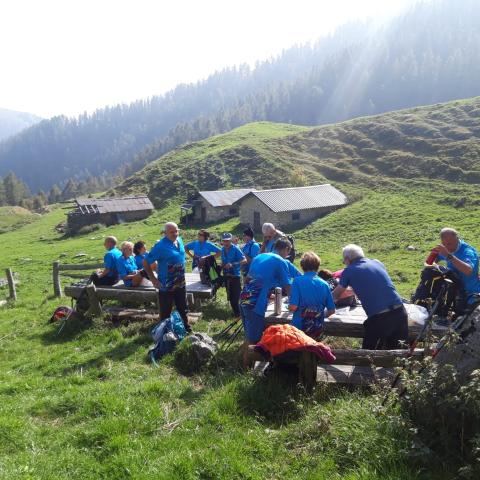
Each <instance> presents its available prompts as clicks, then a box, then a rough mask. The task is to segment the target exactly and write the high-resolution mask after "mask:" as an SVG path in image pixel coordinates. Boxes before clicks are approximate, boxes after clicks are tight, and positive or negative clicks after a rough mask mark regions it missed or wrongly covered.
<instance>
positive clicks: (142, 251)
mask: <svg viewBox="0 0 480 480" xmlns="http://www.w3.org/2000/svg"><path fill="white" fill-rule="evenodd" d="M147 253H148V252H147V247H146V245H145V242H144V241H143V240H139V241H138V242H135V245H133V254H134V255H135V263H136V264H137V269H138V270H143V261H144V260H145V257H146V255H147Z"/></svg>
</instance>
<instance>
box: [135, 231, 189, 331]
mask: <svg viewBox="0 0 480 480" xmlns="http://www.w3.org/2000/svg"><path fill="white" fill-rule="evenodd" d="M154 263H156V264H157V277H156V276H155V275H154V273H153V270H152V265H153V264H154ZM143 267H144V269H145V272H146V273H147V275H148V277H149V278H150V280H151V282H152V283H153V286H154V287H155V288H157V289H158V304H159V306H160V320H165V319H166V318H168V317H169V316H170V314H171V313H172V308H173V305H174V304H175V307H176V308H177V311H178V313H179V314H180V316H181V317H182V320H183V324H184V325H185V329H186V330H187V332H191V330H192V329H191V327H190V325H189V324H188V316H187V310H188V309H187V292H186V283H185V247H184V245H183V241H182V239H181V237H179V230H178V225H177V224H176V223H173V222H167V223H166V224H165V228H164V237H163V238H162V239H161V240H159V241H158V242H157V243H156V244H155V245H154V247H153V248H152V249H151V250H150V252H149V253H148V254H147V255H146V257H145V259H144V260H143Z"/></svg>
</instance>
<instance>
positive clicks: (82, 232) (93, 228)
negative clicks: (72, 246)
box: [75, 223, 105, 235]
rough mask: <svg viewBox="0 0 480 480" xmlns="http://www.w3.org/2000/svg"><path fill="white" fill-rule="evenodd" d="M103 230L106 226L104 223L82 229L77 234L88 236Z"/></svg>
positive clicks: (93, 224)
mask: <svg viewBox="0 0 480 480" xmlns="http://www.w3.org/2000/svg"><path fill="white" fill-rule="evenodd" d="M101 228H105V225H103V223H92V224H91V225H85V226H84V227H82V228H80V229H79V230H78V231H77V232H75V234H76V235H86V234H87V233H92V232H96V231H97V230H100V229H101Z"/></svg>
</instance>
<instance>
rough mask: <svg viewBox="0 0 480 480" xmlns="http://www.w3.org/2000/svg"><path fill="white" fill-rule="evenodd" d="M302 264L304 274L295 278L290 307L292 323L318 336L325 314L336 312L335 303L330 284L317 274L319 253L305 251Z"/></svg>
mask: <svg viewBox="0 0 480 480" xmlns="http://www.w3.org/2000/svg"><path fill="white" fill-rule="evenodd" d="M300 266H301V267H302V270H303V271H304V274H303V275H301V276H299V277H296V278H294V279H293V283H292V289H291V291H290V302H289V307H288V309H289V310H290V311H291V312H293V318H292V325H293V326H294V327H297V328H298V329H300V330H303V331H304V332H305V333H306V334H307V335H309V336H310V337H312V338H317V337H318V336H319V335H320V333H321V330H322V326H323V321H324V319H325V316H327V317H329V316H330V315H333V314H334V313H335V304H334V303H333V297H332V293H331V290H330V286H329V285H328V283H327V282H325V280H322V279H321V278H320V277H319V276H318V275H317V271H318V269H319V267H320V258H319V257H318V255H317V254H315V253H314V252H306V253H304V254H303V255H302V258H301V260H300ZM325 309H327V312H326V315H325Z"/></svg>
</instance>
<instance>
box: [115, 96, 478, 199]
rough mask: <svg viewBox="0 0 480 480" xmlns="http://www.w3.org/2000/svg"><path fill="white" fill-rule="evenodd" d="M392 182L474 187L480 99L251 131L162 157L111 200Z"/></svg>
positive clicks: (264, 125)
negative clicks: (232, 189) (239, 189)
mask: <svg viewBox="0 0 480 480" xmlns="http://www.w3.org/2000/svg"><path fill="white" fill-rule="evenodd" d="M397 178H406V179H412V180H425V181H428V180H430V179H431V180H439V179H442V180H448V181H451V182H463V183H475V184H476V183H480V97H476V98H473V99H469V100H459V101H455V102H448V103H444V104H437V105H433V106H427V107H417V108H413V109H407V110H401V111H397V112H392V113H387V114H382V115H378V116H373V117H365V118H359V119H355V120H350V121H346V122H343V123H338V124H333V125H325V126H321V127H316V128H307V127H294V126H292V125H284V124H274V123H266V122H264V123H253V124H249V125H246V126H243V127H240V128H238V129H236V130H233V131H232V132H229V133H226V134H223V135H219V136H216V137H213V138H210V139H207V140H203V141H200V142H197V143H193V144H189V145H186V146H183V147H181V148H179V149H177V150H175V151H173V152H170V153H168V154H166V155H165V156H163V157H161V158H159V159H158V160H157V161H155V162H152V163H151V164H150V165H148V166H147V167H145V168H144V169H143V170H142V171H140V172H137V173H136V174H135V175H133V176H132V177H130V178H129V179H127V180H125V181H124V182H123V183H121V184H120V185H119V186H118V187H117V188H116V189H115V193H117V194H130V193H147V194H148V195H149V196H150V198H151V199H152V200H153V201H154V202H155V203H156V205H157V206H164V205H165V203H166V202H168V201H169V200H170V199H172V198H175V199H176V198H179V197H181V198H188V197H191V196H193V195H194V194H195V192H196V191H197V190H198V189H200V190H215V189H221V188H229V187H250V186H257V187H275V186H285V185H287V186H295V185H302V184H313V183H316V182H322V181H333V182H335V181H339V182H346V183H359V184H363V185H374V184H376V183H377V182H382V183H385V182H389V181H394V180H395V179H397Z"/></svg>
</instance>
